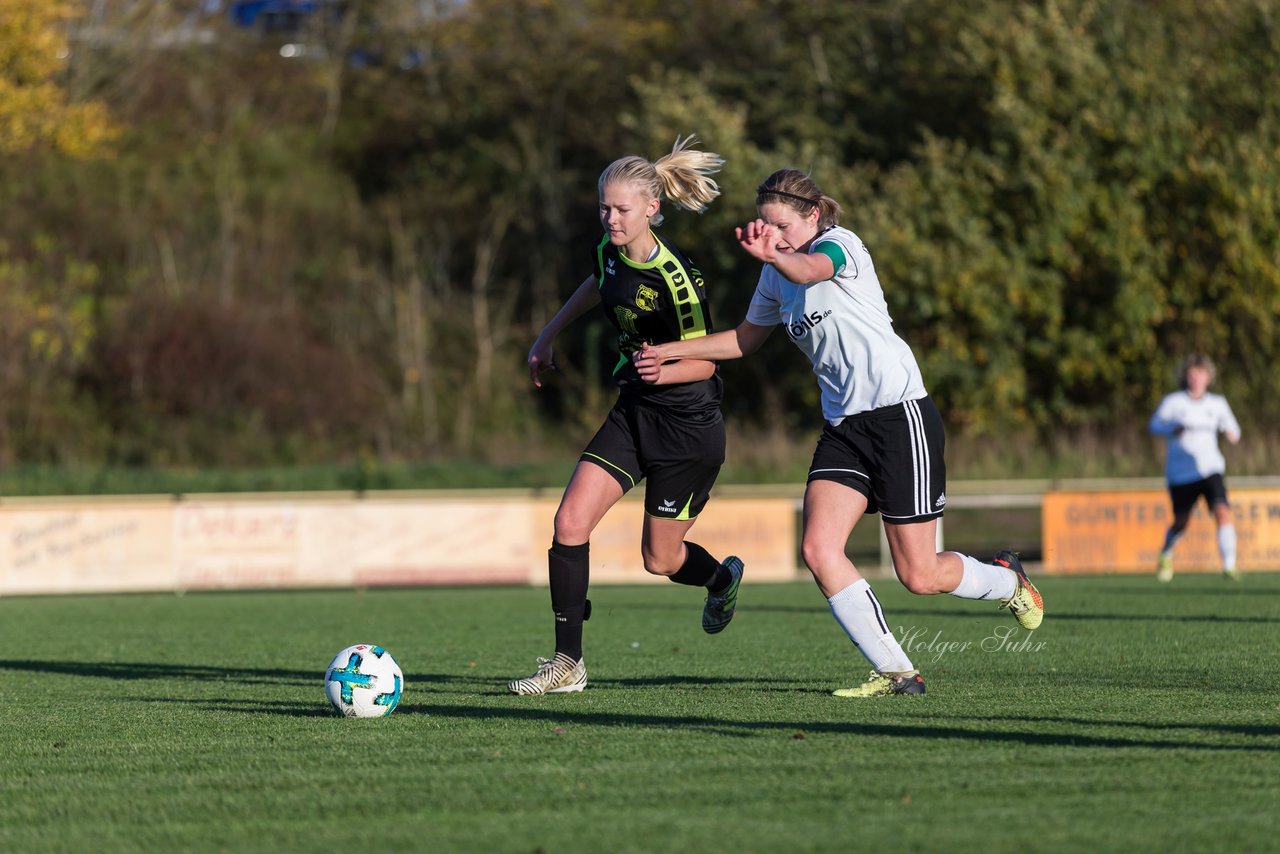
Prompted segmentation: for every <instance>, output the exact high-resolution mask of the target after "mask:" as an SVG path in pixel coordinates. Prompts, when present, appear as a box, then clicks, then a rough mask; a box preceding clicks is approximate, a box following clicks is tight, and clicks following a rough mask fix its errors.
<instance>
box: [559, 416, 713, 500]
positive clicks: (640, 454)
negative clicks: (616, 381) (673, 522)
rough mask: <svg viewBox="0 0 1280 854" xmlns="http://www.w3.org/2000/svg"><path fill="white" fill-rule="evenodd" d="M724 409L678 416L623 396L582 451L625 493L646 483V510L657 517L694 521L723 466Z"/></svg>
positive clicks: (709, 495) (586, 458) (587, 458)
mask: <svg viewBox="0 0 1280 854" xmlns="http://www.w3.org/2000/svg"><path fill="white" fill-rule="evenodd" d="M724 450H725V434H724V420H723V419H722V418H721V416H720V410H719V408H712V409H708V410H701V411H695V412H675V411H672V410H671V409H668V408H665V407H661V406H650V405H646V404H644V403H640V402H638V401H637V400H635V399H634V398H632V397H630V396H628V395H625V394H624V395H622V396H620V397H619V398H618V402H617V403H615V404H614V405H613V409H611V410H609V415H608V416H607V417H606V418H605V420H604V424H602V425H601V426H600V429H599V430H598V431H597V432H596V435H595V437H594V438H593V439H592V440H591V441H590V442H589V443H588V444H587V447H586V450H584V451H583V452H582V456H581V457H580V459H581V460H584V461H586V462H590V463H594V464H596V465H598V466H599V467H600V468H602V469H604V470H605V471H606V472H608V473H609V474H610V475H611V476H612V477H613V479H614V480H616V481H617V482H618V485H619V486H621V487H622V491H623V492H624V493H625V492H627V491H629V490H630V489H631V488H632V487H633V486H635V485H636V484H637V483H639V482H640V481H641V480H644V481H645V482H646V483H645V491H644V510H645V512H646V513H648V514H649V515H650V516H654V517H656V518H658V519H693V518H695V517H696V516H697V515H698V514H699V513H701V512H702V508H703V507H705V506H706V503H707V500H708V499H709V498H710V497H711V487H712V486H713V485H714V484H715V482H716V477H717V476H718V475H719V474H720V467H721V466H722V465H724Z"/></svg>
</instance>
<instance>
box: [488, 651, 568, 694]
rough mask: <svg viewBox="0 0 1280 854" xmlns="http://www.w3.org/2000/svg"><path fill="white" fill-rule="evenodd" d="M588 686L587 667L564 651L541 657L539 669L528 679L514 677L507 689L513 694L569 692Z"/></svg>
mask: <svg viewBox="0 0 1280 854" xmlns="http://www.w3.org/2000/svg"><path fill="white" fill-rule="evenodd" d="M585 687H587V667H586V665H585V664H583V663H582V662H581V661H574V660H573V659H572V658H570V657H569V656H567V655H565V654H564V653H563V652H557V653H556V656H555V658H539V659H538V670H537V672H536V673H534V674H533V675H532V676H530V677H528V678H526V679H512V680H511V681H510V682H508V683H507V690H508V691H510V692H511V693H512V694H520V695H521V696H529V695H533V694H567V693H570V692H572V691H581V690H582V689H583V688H585Z"/></svg>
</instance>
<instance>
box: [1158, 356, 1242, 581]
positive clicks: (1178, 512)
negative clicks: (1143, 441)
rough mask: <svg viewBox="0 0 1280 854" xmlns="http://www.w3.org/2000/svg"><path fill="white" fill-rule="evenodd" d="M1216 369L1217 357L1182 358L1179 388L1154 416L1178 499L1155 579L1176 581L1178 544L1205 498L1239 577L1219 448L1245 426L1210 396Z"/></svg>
mask: <svg viewBox="0 0 1280 854" xmlns="http://www.w3.org/2000/svg"><path fill="white" fill-rule="evenodd" d="M1214 375H1215V370H1214V367H1213V360H1212V359H1210V358H1209V357H1208V356H1203V355H1200V354H1198V353H1196V354H1193V355H1191V356H1188V357H1187V358H1186V359H1184V360H1183V362H1182V366H1181V367H1180V368H1179V369H1178V385H1179V386H1180V389H1179V390H1178V391H1175V392H1174V393H1173V394H1169V395H1166V396H1165V398H1164V400H1162V401H1160V406H1159V407H1157V408H1156V411H1155V414H1154V415H1152V416H1151V424H1150V425H1149V427H1150V430H1151V432H1152V433H1154V434H1155V435H1157V436H1163V437H1164V438H1165V440H1166V441H1167V444H1168V449H1167V452H1166V456H1165V466H1164V476H1165V481H1166V482H1167V483H1168V485H1169V497H1170V499H1171V500H1172V502H1173V524H1171V525H1170V526H1169V530H1168V531H1166V532H1165V535H1164V547H1163V548H1161V549H1160V559H1159V562H1158V563H1157V565H1156V578H1157V579H1159V580H1160V581H1170V580H1172V579H1173V547H1174V545H1176V544H1177V542H1178V540H1179V539H1181V538H1182V532H1183V531H1185V530H1186V529H1187V522H1188V521H1189V520H1190V519H1191V511H1192V510H1194V509H1195V506H1196V502H1197V501H1199V500H1200V496H1202V495H1203V496H1204V501H1205V504H1206V505H1208V507H1209V509H1210V510H1211V511H1212V512H1213V518H1214V519H1215V520H1216V521H1217V523H1218V554H1219V556H1220V557H1221V558H1222V572H1223V574H1224V575H1226V576H1227V577H1228V578H1231V579H1238V578H1239V577H1240V576H1239V575H1238V574H1237V573H1236V529H1235V526H1234V525H1233V524H1231V502H1229V501H1228V500H1227V484H1226V481H1225V480H1224V478H1223V475H1225V474H1226V471H1227V463H1226V460H1225V459H1223V457H1222V451H1220V450H1218V434H1219V433H1223V434H1225V435H1226V437H1227V441H1228V442H1230V443H1231V444H1233V445H1234V444H1235V443H1236V442H1239V441H1240V425H1239V424H1238V423H1236V417H1235V415H1234V414H1233V413H1232V412H1231V406H1230V404H1228V403H1227V399H1226V398H1225V397H1223V396H1222V395H1220V394H1211V393H1210V392H1209V386H1210V385H1212V384H1213V379H1214Z"/></svg>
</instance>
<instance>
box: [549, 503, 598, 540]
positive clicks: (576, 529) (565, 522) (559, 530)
mask: <svg viewBox="0 0 1280 854" xmlns="http://www.w3.org/2000/svg"><path fill="white" fill-rule="evenodd" d="M554 525H555V538H556V542H558V543H566V544H569V545H573V544H577V543H585V542H587V541H588V540H589V539H591V526H590V525H589V524H587V522H586V520H584V519H580V518H575V514H573V513H567V512H563V511H561V512H557V513H556V518H555V523H554Z"/></svg>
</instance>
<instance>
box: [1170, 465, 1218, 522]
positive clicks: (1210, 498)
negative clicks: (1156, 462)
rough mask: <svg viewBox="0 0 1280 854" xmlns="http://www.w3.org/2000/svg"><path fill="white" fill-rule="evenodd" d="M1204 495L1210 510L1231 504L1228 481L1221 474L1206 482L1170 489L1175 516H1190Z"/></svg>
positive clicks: (1185, 484) (1211, 477)
mask: <svg viewBox="0 0 1280 854" xmlns="http://www.w3.org/2000/svg"><path fill="white" fill-rule="evenodd" d="M1202 495H1203V496H1204V503H1205V504H1207V505H1209V509H1210V510H1212V509H1213V508H1215V507H1217V506H1218V505H1219V504H1227V505H1230V504H1231V502H1230V501H1228V500H1227V482H1226V480H1225V479H1224V478H1223V477H1222V475H1220V474H1211V475H1209V476H1208V477H1206V478H1205V479H1204V480H1196V481H1192V482H1191V483H1180V484H1178V485H1177V486H1170V487H1169V498H1171V499H1172V500H1173V515H1174V516H1190V515H1191V511H1192V510H1194V509H1195V507H1196V502H1197V501H1199V500H1200V496H1202Z"/></svg>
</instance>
